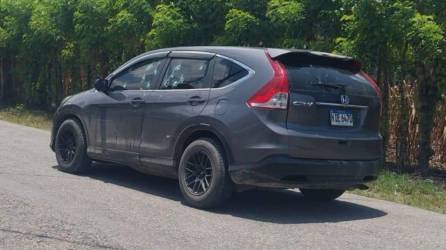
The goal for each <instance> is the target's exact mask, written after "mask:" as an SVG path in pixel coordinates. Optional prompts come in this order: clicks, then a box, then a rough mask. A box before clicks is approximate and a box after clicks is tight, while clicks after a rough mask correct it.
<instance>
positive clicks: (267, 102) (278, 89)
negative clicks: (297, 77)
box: [247, 50, 289, 109]
mask: <svg viewBox="0 0 446 250" xmlns="http://www.w3.org/2000/svg"><path fill="white" fill-rule="evenodd" d="M265 53H266V56H267V58H268V61H269V63H270V64H271V67H272V68H273V71H274V76H273V78H272V79H271V80H270V81H269V82H268V83H267V84H265V86H263V87H262V88H261V89H260V90H259V91H257V93H255V94H254V95H253V96H252V97H251V98H249V100H248V101H247V104H248V106H249V107H252V108H261V109H287V108H288V95H289V84H288V75H287V72H286V69H285V66H284V65H283V64H282V63H280V62H279V61H275V60H273V59H272V58H271V56H270V55H269V53H268V51H266V50H265Z"/></svg>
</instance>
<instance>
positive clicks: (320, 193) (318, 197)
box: [300, 188, 345, 201]
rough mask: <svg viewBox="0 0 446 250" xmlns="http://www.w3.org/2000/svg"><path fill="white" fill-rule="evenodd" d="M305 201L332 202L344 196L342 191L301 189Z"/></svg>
mask: <svg viewBox="0 0 446 250" xmlns="http://www.w3.org/2000/svg"><path fill="white" fill-rule="evenodd" d="M300 192H301V193H302V194H303V195H304V197H305V199H308V200H314V201H332V200H336V199H337V198H339V197H340V196H341V195H342V194H344V192H345V190H342V189H305V188H302V189H300Z"/></svg>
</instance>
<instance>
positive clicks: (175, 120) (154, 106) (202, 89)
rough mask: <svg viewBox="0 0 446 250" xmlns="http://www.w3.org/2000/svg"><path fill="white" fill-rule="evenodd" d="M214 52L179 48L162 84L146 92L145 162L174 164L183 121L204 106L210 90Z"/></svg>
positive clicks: (196, 113)
mask: <svg viewBox="0 0 446 250" xmlns="http://www.w3.org/2000/svg"><path fill="white" fill-rule="evenodd" d="M213 57H214V54H210V53H198V52H177V51H174V52H172V53H170V54H169V62H168V65H167V66H166V69H165V70H164V77H163V78H162V80H161V81H160V84H159V88H158V90H156V91H153V92H151V93H150V94H149V95H147V96H145V101H146V103H147V108H146V109H145V116H144V122H143V126H142V142H141V149H140V150H141V164H142V165H143V166H147V167H151V168H152V169H154V168H156V167H161V168H163V167H166V166H172V154H173V145H174V142H175V137H176V134H178V130H179V129H180V128H181V127H182V125H183V124H185V123H187V122H188V121H189V120H190V119H193V118H194V117H197V116H198V115H199V114H200V113H201V112H202V111H203V109H204V107H205V105H206V103H207V101H208V99H209V92H210V84H209V82H210V81H209V75H210V74H209V72H210V70H209V69H210V67H211V66H210V62H211V59H212V58H213Z"/></svg>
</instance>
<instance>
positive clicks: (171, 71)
mask: <svg viewBox="0 0 446 250" xmlns="http://www.w3.org/2000/svg"><path fill="white" fill-rule="evenodd" d="M208 66H209V61H208V60H201V59H172V60H171V61H170V64H169V68H168V69H167V71H166V74H165V76H164V79H163V81H162V83H161V86H160V88H161V89H199V88H208V87H209V85H208V84H206V79H205V77H206V73H207V70H208Z"/></svg>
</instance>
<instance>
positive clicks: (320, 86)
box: [287, 65, 373, 95]
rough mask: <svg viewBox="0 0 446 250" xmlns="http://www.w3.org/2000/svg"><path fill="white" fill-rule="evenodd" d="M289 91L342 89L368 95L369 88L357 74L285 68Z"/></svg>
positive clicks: (318, 69) (335, 69)
mask: <svg viewBox="0 0 446 250" xmlns="http://www.w3.org/2000/svg"><path fill="white" fill-rule="evenodd" d="M287 71H288V79H289V82H290V85H291V86H290V87H291V90H306V91H321V90H336V89H344V90H345V91H346V92H355V93H357V94H364V95H367V94H370V93H373V92H370V91H371V90H373V89H371V86H370V84H369V83H368V82H367V80H366V79H364V77H363V76H362V75H360V74H359V73H353V72H351V71H348V70H344V69H338V68H333V67H327V66H315V65H309V66H287Z"/></svg>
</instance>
